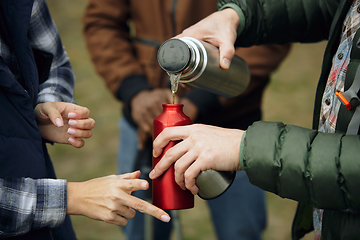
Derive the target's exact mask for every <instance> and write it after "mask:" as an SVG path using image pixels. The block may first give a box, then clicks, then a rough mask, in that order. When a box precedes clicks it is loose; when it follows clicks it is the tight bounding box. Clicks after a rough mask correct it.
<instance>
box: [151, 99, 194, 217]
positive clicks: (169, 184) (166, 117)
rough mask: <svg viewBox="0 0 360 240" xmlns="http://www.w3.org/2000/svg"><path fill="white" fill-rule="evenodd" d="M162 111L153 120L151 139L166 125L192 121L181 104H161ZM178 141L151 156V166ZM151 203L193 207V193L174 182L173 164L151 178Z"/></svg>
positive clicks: (184, 207)
mask: <svg viewBox="0 0 360 240" xmlns="http://www.w3.org/2000/svg"><path fill="white" fill-rule="evenodd" d="M162 106H163V112H162V113H161V114H160V115H159V116H158V117H157V118H156V119H155V120H154V123H153V129H154V130H153V131H154V135H153V139H155V138H156V137H157V135H159V134H160V133H161V131H162V130H163V129H164V128H166V127H173V126H184V125H190V124H192V123H193V122H192V121H191V119H190V118H189V117H188V116H186V115H185V114H184V113H183V111H182V109H183V105H182V104H163V105H162ZM178 142H179V141H171V142H169V144H168V145H167V146H166V147H165V148H164V150H163V152H162V154H161V155H160V156H159V157H157V158H155V157H153V162H152V163H153V168H154V166H155V165H156V164H157V163H158V162H159V161H160V159H161V158H162V156H163V155H164V154H165V153H166V151H167V150H168V149H169V148H171V147H172V146H174V145H175V144H176V143H178ZM152 195H153V204H154V205H155V206H157V207H159V208H162V209H168V210H179V209H187V208H193V207H194V195H193V194H192V193H191V192H190V191H189V190H182V189H181V188H180V187H179V185H177V183H176V182H175V174H174V165H172V166H170V168H169V169H168V170H167V171H166V172H164V173H163V174H162V175H161V176H160V177H158V178H156V179H154V180H153V185H152Z"/></svg>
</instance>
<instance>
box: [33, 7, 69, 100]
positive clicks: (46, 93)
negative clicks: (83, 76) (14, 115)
mask: <svg viewBox="0 0 360 240" xmlns="http://www.w3.org/2000/svg"><path fill="white" fill-rule="evenodd" d="M29 40H30V44H31V46H32V48H34V49H37V50H40V51H43V52H47V53H50V54H52V55H53V60H52V63H51V69H50V73H49V78H48V79H47V80H46V81H45V82H44V83H42V84H41V85H40V86H39V94H38V103H41V102H72V103H75V99H74V97H73V95H74V81H75V77H74V73H73V70H72V67H71V65H70V62H69V58H68V57H67V55H66V52H65V50H64V47H63V45H62V43H61V39H60V36H59V33H58V31H57V28H56V26H55V23H54V21H53V19H52V18H51V15H50V12H49V9H48V7H47V4H46V2H45V0H35V1H34V6H33V9H32V14H31V20H30V26H29Z"/></svg>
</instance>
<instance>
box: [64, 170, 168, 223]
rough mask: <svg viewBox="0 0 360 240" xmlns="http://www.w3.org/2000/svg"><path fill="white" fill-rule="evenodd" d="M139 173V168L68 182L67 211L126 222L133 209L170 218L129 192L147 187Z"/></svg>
mask: <svg viewBox="0 0 360 240" xmlns="http://www.w3.org/2000/svg"><path fill="white" fill-rule="evenodd" d="M140 175H141V173H140V171H135V172H132V173H127V174H123V175H111V176H107V177H102V178H96V179H92V180H89V181H86V182H79V183H75V182H69V183H68V208H67V214H70V215H83V216H86V217H89V218H92V219H95V220H101V221H105V222H107V223H112V224H115V225H118V226H125V225H126V224H127V219H129V218H130V219H131V218H134V217H135V214H136V212H135V210H134V209H136V210H138V211H140V212H143V213H147V214H150V215H152V216H154V217H156V218H158V219H160V220H161V221H163V222H169V221H170V216H169V215H168V214H167V213H166V212H165V211H163V210H161V209H160V208H157V207H155V206H154V205H152V204H150V203H148V202H146V201H144V200H142V199H139V198H136V197H134V196H132V195H131V193H132V192H133V191H137V190H147V189H148V188H149V183H148V182H147V181H146V180H143V179H138V178H139V177H140Z"/></svg>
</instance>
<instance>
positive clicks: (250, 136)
mask: <svg viewBox="0 0 360 240" xmlns="http://www.w3.org/2000/svg"><path fill="white" fill-rule="evenodd" d="M359 144H360V142H359V137H358V136H344V135H343V134H335V133H321V132H318V131H315V130H311V129H306V128H301V127H296V126H292V125H284V124H282V123H269V122H257V123H255V124H253V125H252V126H250V127H249V128H248V129H247V131H246V136H245V138H244V143H243V148H242V154H241V156H240V161H242V162H241V166H242V168H243V169H244V170H245V171H246V173H247V175H248V176H249V179H250V182H251V183H253V184H254V185H256V186H258V187H260V188H262V189H264V190H266V191H270V192H273V193H275V194H277V195H279V196H281V197H284V198H290V199H293V200H296V201H299V202H303V203H306V204H308V205H311V206H315V207H318V208H322V209H325V208H328V209H336V210H343V211H352V212H359V210H360V205H359V199H358V196H359V194H358V193H359V189H358V188H357V187H356V186H359V185H360V182H359V180H358V179H357V178H356V177H354V176H355V175H357V174H355V173H356V172H358V171H359V169H358V167H357V166H358V163H357V162H358V160H357V159H358V152H359V148H358V146H359Z"/></svg>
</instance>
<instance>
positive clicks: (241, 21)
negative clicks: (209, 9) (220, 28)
mask: <svg viewBox="0 0 360 240" xmlns="http://www.w3.org/2000/svg"><path fill="white" fill-rule="evenodd" d="M219 11H227V12H226V14H227V16H229V17H230V18H231V19H232V23H233V24H234V26H235V27H236V29H237V31H236V32H237V36H239V35H240V34H241V33H242V31H243V30H244V28H245V15H244V13H243V11H242V10H241V8H240V7H239V6H238V5H236V4H235V3H227V4H225V5H223V6H222V7H221V8H219Z"/></svg>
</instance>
